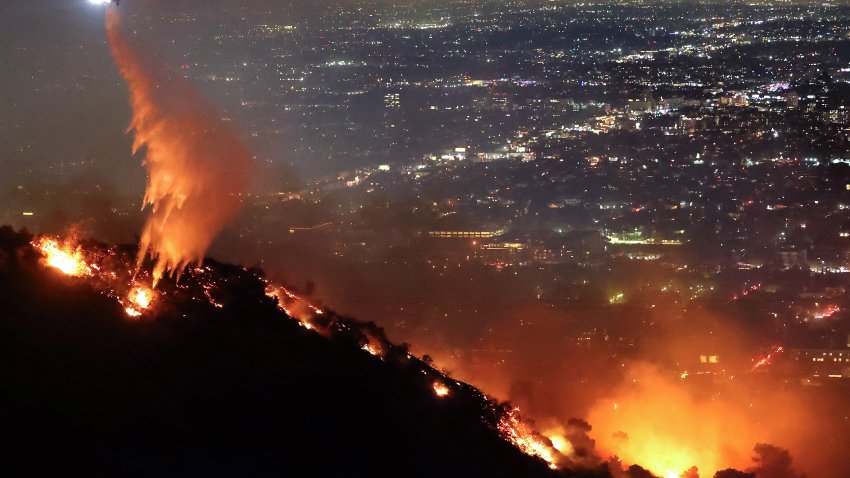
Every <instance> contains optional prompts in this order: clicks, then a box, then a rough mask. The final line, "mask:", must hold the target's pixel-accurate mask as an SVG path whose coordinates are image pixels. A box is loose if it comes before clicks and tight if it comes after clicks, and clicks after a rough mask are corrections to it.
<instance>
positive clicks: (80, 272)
mask: <svg viewBox="0 0 850 478" xmlns="http://www.w3.org/2000/svg"><path fill="white" fill-rule="evenodd" d="M33 245H34V246H35V247H36V249H38V250H39V251H40V252H41V253H42V254H43V255H44V262H45V264H47V265H48V266H50V267H52V268H54V269H58V270H60V271H62V273H64V274H65V275H69V276H71V277H83V276H87V275H91V273H92V269H91V267H90V266H89V265H88V264H87V263H86V261H85V258H84V257H83V253H82V248H81V247H79V246H74V245H73V244H72V243H71V242H65V243H60V242H59V241H57V240H56V239H51V238H41V239H39V240H38V241H36V242H35V243H33Z"/></svg>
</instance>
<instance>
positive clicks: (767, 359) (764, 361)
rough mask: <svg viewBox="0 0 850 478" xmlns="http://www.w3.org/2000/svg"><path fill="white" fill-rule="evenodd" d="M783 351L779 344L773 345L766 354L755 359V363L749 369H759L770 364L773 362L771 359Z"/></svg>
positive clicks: (753, 370)
mask: <svg viewBox="0 0 850 478" xmlns="http://www.w3.org/2000/svg"><path fill="white" fill-rule="evenodd" d="M783 351H784V349H783V348H782V346H781V345H774V346H773V348H772V349H771V350H770V352H769V353H768V354H767V355H765V356H764V357H761V358H759V359H758V360H756V361H755V363H754V364H753V368H752V369H750V371H751V372H755V371H756V370H759V369H761V368H764V367H766V366H768V365H770V364H771V363H772V362H773V359H774V358H775V357H776V356H777V355H779V354H781V353H782V352H783Z"/></svg>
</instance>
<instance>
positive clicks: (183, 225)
mask: <svg viewBox="0 0 850 478" xmlns="http://www.w3.org/2000/svg"><path fill="white" fill-rule="evenodd" d="M106 18H107V21H106V26H107V31H108V35H109V44H110V46H111V48H112V56H113V57H114V59H115V63H116V64H117V66H118V69H119V70H120V72H121V76H122V77H123V78H124V79H125V80H126V82H127V85H128V87H129V89H130V104H131V106H132V109H133V119H132V122H131V123H130V127H129V130H130V131H133V132H134V133H135V139H134V142H133V152H134V154H135V153H136V152H138V151H140V150H141V149H142V147H143V146H144V147H145V158H144V165H145V167H146V168H147V170H148V186H147V190H146V192H145V198H144V206H151V214H150V216H149V217H148V220H147V223H146V224H145V227H144V230H143V232H142V238H141V247H140V249H139V256H138V260H137V267H140V266H141V263H142V261H144V259H145V257H147V255H148V254H150V256H151V257H152V258H153V259H154V260H155V265H154V269H153V284H154V287H155V286H156V284H157V282H158V281H159V280H160V279H161V278H162V276H163V275H164V274H175V275H177V276H178V278H179V276H180V274H181V273H182V271H183V270H184V269H185V268H186V267H187V266H188V265H190V264H193V263H201V262H202V261H203V258H204V254H205V253H206V250H207V249H208V248H209V246H210V244H211V243H212V240H213V238H214V237H215V235H216V234H218V232H219V231H221V229H222V228H223V227H224V225H225V223H226V222H227V221H228V220H229V219H230V218H231V217H233V215H234V214H235V213H236V211H237V209H238V207H239V204H240V195H241V194H242V193H243V192H245V191H246V189H247V185H248V171H249V170H250V167H251V154H250V152H249V151H248V149H247V148H246V147H245V146H244V145H243V144H242V142H241V141H240V140H239V139H238V138H237V136H236V135H235V134H234V133H233V132H232V131H231V130H230V128H229V127H227V125H225V123H224V122H223V121H222V120H221V119H220V117H219V116H218V114H217V113H216V111H215V110H214V109H213V108H212V107H210V106H209V105H207V104H206V103H205V102H204V101H203V100H202V99H201V98H200V96H199V95H198V94H197V93H196V92H195V91H194V90H193V89H192V88H191V87H190V86H189V85H188V84H187V83H186V82H185V81H184V80H183V79H182V78H180V77H179V76H178V75H177V74H175V73H173V72H166V71H162V70H161V69H159V68H156V67H154V66H153V62H151V61H150V60H149V59H148V58H143V57H142V55H140V54H139V52H138V51H137V50H135V49H134V48H133V47H132V46H131V45H130V44H129V43H128V42H127V41H125V39H124V38H123V36H122V34H121V32H120V25H119V17H118V12H117V10H115V9H111V10H109V11H108V12H107V17H106Z"/></svg>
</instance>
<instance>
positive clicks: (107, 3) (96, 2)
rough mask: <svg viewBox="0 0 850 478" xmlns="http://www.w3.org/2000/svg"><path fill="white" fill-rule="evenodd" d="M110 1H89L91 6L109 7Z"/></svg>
mask: <svg viewBox="0 0 850 478" xmlns="http://www.w3.org/2000/svg"><path fill="white" fill-rule="evenodd" d="M111 1H112V0H89V3H91V4H92V5H109V3H110V2H111Z"/></svg>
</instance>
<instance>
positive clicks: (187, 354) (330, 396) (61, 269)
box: [0, 228, 607, 476]
mask: <svg viewBox="0 0 850 478" xmlns="http://www.w3.org/2000/svg"><path fill="white" fill-rule="evenodd" d="M136 253H137V250H136V248H135V247H105V246H102V245H97V244H88V243H86V244H76V243H73V242H65V241H62V240H58V239H45V238H41V239H35V240H34V239H33V238H31V237H29V236H27V235H25V234H18V233H14V232H12V231H11V230H10V229H8V228H6V229H2V230H0V261H2V263H0V284H2V288H0V289H1V290H2V292H0V305H2V307H3V310H4V311H5V313H4V314H3V315H2V320H0V329H2V332H0V337H2V338H0V340H2V341H4V344H3V346H2V347H0V350H2V352H0V353H2V355H3V357H2V361H3V363H4V364H5V366H4V367H3V369H2V371H0V383H2V384H3V388H4V389H5V390H7V392H8V391H14V393H12V394H9V393H7V394H4V395H3V396H4V399H3V402H4V403H3V404H2V407H0V409H2V410H3V414H4V419H5V421H7V422H8V424H9V428H8V429H9V430H11V431H12V433H14V434H15V435H17V436H18V437H19V438H20V439H18V440H16V443H17V445H15V446H14V447H13V450H11V451H12V452H13V455H12V456H15V455H17V456H19V457H22V456H32V454H33V453H39V452H40V453H49V454H51V455H53V456H55V457H56V460H49V461H43V462H38V463H34V464H33V465H32V466H33V467H35V468H37V469H40V468H45V471H48V470H47V469H48V468H50V469H51V470H50V471H57V470H59V469H61V470H68V469H71V470H77V469H80V470H82V469H86V470H91V471H92V472H93V473H94V474H96V475H112V476H116V475H121V476H127V475H128V474H129V475H132V474H134V473H135V472H136V470H138V472H139V474H148V475H149V474H155V475H161V474H163V471H164V470H167V471H168V473H172V470H174V472H173V473H177V471H176V470H181V471H183V472H193V471H195V470H200V469H215V470H216V471H217V472H220V471H221V470H229V471H231V472H238V473H239V474H240V475H243V476H244V475H246V473H245V470H254V471H256V473H254V472H251V473H247V474H249V475H255V474H264V473H271V474H279V472H280V471H283V470H286V471H288V472H296V474H298V475H299V476H330V475H334V476H338V474H339V473H340V472H341V470H345V471H346V473H349V474H351V473H353V474H354V475H362V476H388V475H392V474H398V473H403V474H404V475H406V476H447V475H466V476H485V475H487V476H547V475H549V474H551V473H554V472H553V471H552V470H551V469H550V468H557V467H559V466H560V467H564V466H565V465H568V464H570V463H571V460H572V459H573V457H572V456H571V455H570V454H569V453H567V454H561V453H560V452H558V450H557V449H556V448H555V447H554V446H553V444H552V442H550V441H549V440H548V439H547V438H545V437H543V436H541V435H539V434H537V433H536V432H534V431H533V428H532V425H531V424H530V423H528V422H526V421H524V420H523V418H522V417H521V415H520V414H519V412H518V411H517V410H516V409H514V408H512V407H510V406H508V405H505V404H500V403H497V402H495V401H493V400H491V399H489V398H488V397H485V396H484V395H483V394H481V393H480V392H479V391H478V390H477V389H475V388H473V387H471V386H469V385H467V384H464V383H462V382H458V381H455V380H453V379H452V378H450V377H448V376H446V375H444V374H443V373H441V372H439V371H437V370H435V369H433V368H432V367H430V366H429V365H427V364H426V363H425V362H423V361H421V360H419V359H417V358H416V357H414V356H413V355H411V354H410V353H409V352H408V350H407V348H406V347H405V346H397V345H394V344H391V343H390V342H389V341H387V339H386V338H385V336H384V334H383V332H382V330H381V329H380V328H379V327H377V326H376V325H375V324H372V323H361V322H358V321H355V320H352V319H347V318H344V317H340V316H337V315H335V314H334V313H333V312H331V311H329V310H324V309H320V308H318V307H315V306H313V305H312V304H309V303H308V302H307V301H305V300H304V299H302V298H299V297H298V296H297V295H296V294H295V293H294V292H292V291H289V290H287V289H285V288H282V287H280V286H275V285H272V284H269V283H268V282H267V281H266V280H265V279H264V278H263V276H262V274H261V273H260V272H259V271H255V270H246V269H244V268H240V267H234V266H228V265H224V264H218V263H215V262H211V261H209V262H208V263H207V264H206V265H204V266H199V267H193V268H189V269H187V270H186V272H185V274H184V275H183V277H182V278H181V280H180V282H179V283H178V282H175V281H173V280H171V279H164V280H162V281H161V282H160V283H159V285H158V287H157V288H156V290H152V289H149V288H146V287H144V286H142V285H141V284H143V283H149V282H148V281H149V280H150V276H149V274H150V271H151V270H152V268H153V267H154V266H155V265H154V264H152V263H150V262H149V263H146V264H145V266H144V267H143V268H142V270H141V272H139V273H138V274H134V268H135V254H136ZM291 319H295V320H291ZM7 451H8V450H7ZM60 463H61V465H60ZM54 466H55V467H56V468H55V469H53V467H54ZM168 473H165V474H166V475H167V474H168ZM568 473H569V474H575V473H578V474H579V475H582V474H585V473H587V474H596V473H600V474H602V475H605V474H607V472H605V471H603V470H602V469H601V468H599V467H596V468H595V471H592V470H591V469H588V470H587V471H581V472H575V471H570V472H568Z"/></svg>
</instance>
